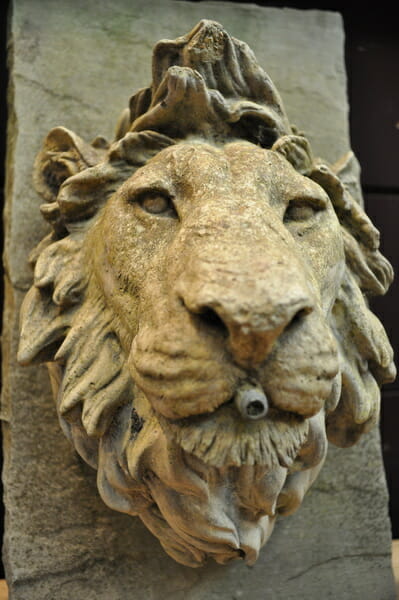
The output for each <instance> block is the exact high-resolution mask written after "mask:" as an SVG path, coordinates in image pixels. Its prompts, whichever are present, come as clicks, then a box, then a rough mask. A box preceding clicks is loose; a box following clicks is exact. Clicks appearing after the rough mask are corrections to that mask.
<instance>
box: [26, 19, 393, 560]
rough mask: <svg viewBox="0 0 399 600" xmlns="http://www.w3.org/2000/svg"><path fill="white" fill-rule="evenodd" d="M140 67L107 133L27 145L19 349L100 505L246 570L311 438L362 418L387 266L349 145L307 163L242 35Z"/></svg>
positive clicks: (198, 35) (192, 554) (166, 539)
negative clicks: (109, 138)
mask: <svg viewBox="0 0 399 600" xmlns="http://www.w3.org/2000/svg"><path fill="white" fill-rule="evenodd" d="M212 44H213V45H212ZM212 48H213V50H212ZM201 61H203V62H201ZM153 64H154V68H153V74H154V81H153V84H152V87H151V88H147V89H144V90H140V91H139V92H138V93H137V94H136V95H135V96H133V97H132V99H131V101H130V110H129V111H128V113H129V114H128V115H126V114H125V116H124V117H123V118H122V120H121V121H120V123H119V125H118V133H117V139H116V141H115V142H114V143H113V144H112V145H109V144H107V143H106V142H105V141H104V140H101V139H100V140H99V139H97V140H95V142H93V144H91V145H89V144H87V143H86V142H84V141H83V140H82V139H81V138H79V137H78V136H76V134H74V133H73V132H70V131H68V130H66V129H64V128H61V127H59V128H55V129H53V130H52V131H51V132H50V133H49V135H48V136H47V138H46V141H45V145H44V149H43V151H42V152H41V153H40V154H39V156H38V159H37V161H36V166H35V183H36V188H37V190H38V191H39V193H40V194H41V195H42V196H43V197H44V198H45V200H46V201H47V204H44V205H42V207H41V210H42V213H43V216H44V218H45V219H46V220H47V221H48V222H49V223H50V224H51V226H52V232H51V233H50V234H49V235H48V236H47V237H46V238H44V239H43V240H42V242H41V243H40V244H39V245H38V247H37V248H36V249H35V250H34V251H33V253H32V255H31V263H32V266H33V267H34V281H33V285H32V288H31V289H30V291H29V292H28V294H27V296H26V298H25V300H24V303H23V306H22V310H21V341H20V348H19V354H18V358H19V361H20V362H21V363H22V364H27V363H30V362H33V361H35V360H36V361H41V362H47V364H48V367H49V373H50V377H51V380H52V385H53V389H54V395H55V398H56V403H57V411H58V415H59V418H60V422H61V425H62V427H63V430H64V432H65V433H66V435H67V436H68V437H69V438H70V440H71V441H72V443H73V444H74V447H75V448H76V450H77V451H78V452H79V454H80V455H81V456H82V457H83V458H84V459H85V460H86V461H87V462H88V463H89V464H90V465H92V466H93V467H94V468H96V469H97V470H98V477H97V484H98V489H99V492H100V494H101V496H102V498H103V499H104V501H105V502H106V503H107V504H108V505H109V506H110V507H112V508H114V509H116V510H119V511H122V512H126V513H128V514H131V515H138V516H139V517H140V518H141V520H142V521H143V522H144V524H145V525H146V526H147V527H148V528H149V529H150V531H152V532H153V533H154V535H156V536H157V537H158V538H159V540H160V542H161V544H162V546H163V547H164V548H165V550H166V551H167V552H168V553H169V554H170V555H171V556H172V557H173V558H174V559H175V560H177V561H179V562H181V563H183V564H185V565H188V566H192V567H197V566H200V565H201V564H203V563H204V562H205V561H206V560H207V559H208V558H213V559H215V560H216V561H217V562H219V563H226V562H228V561H230V560H233V559H235V558H244V559H245V560H246V562H247V563H248V564H252V563H253V562H255V560H256V558H257V556H258V553H259V550H260V548H261V547H262V545H263V544H264V543H265V542H266V540H267V539H268V537H269V536H270V534H271V532H272V529H273V524H274V522H275V519H276V516H277V515H286V514H289V513H291V512H293V511H294V510H295V509H296V508H297V507H298V506H299V505H300V504H301V502H302V499H303V497H304V495H305V493H306V491H307V490H308V489H309V487H310V486H311V484H312V483H313V481H314V480H315V478H316V477H317V475H318V473H319V471H320V469H321V467H322V465H323V461H324V458H325V455H326V450H327V438H328V440H329V441H332V442H333V443H335V444H337V445H339V446H343V447H345V446H348V445H351V444H353V443H355V442H356V441H357V439H358V438H359V437H360V435H362V434H363V433H365V432H367V431H368V430H369V429H370V428H371V427H373V426H374V425H375V423H376V422H377V420H378V415H379V401H380V396H379V386H380V385H381V384H382V383H385V382H388V381H391V380H392V378H393V377H394V376H395V368H394V365H393V357H392V349H391V347H390V345H389V342H388V340H387V337H386V334H385V332H384V329H383V327H382V325H381V323H380V322H379V321H378V319H377V318H376V317H375V316H374V315H373V314H372V313H371V312H370V310H369V308H368V304H367V297H368V296H370V295H373V294H383V293H385V291H386V290H387V288H388V287H389V284H390V282H391V280H392V268H391V266H390V265H389V263H388V262H387V261H386V260H385V259H384V258H383V256H382V255H381V254H380V253H379V251H378V246H379V238H378V232H377V231H376V229H375V228H374V226H373V225H372V223H371V222H370V220H369V219H368V217H367V216H366V214H365V213H364V211H363V210H362V207H361V205H360V202H359V198H358V197H357V191H356V185H355V184H354V183H353V181H354V179H353V176H352V170H351V169H352V165H353V162H354V158H353V155H351V153H349V154H348V155H346V156H345V157H343V158H342V159H341V160H340V161H338V162H337V163H336V164H335V165H332V166H329V165H326V164H324V163H322V162H321V161H319V160H315V159H314V157H313V155H312V152H311V149H310V146H309V143H308V141H307V140H306V138H304V137H303V136H301V135H297V134H295V133H294V132H293V130H292V129H291V127H290V125H289V123H288V120H287V117H286V115H285V112H284V109H283V106H282V103H281V101H280V98H279V95H278V93H277V91H276V90H275V88H274V86H273V84H272V82H271V81H270V79H269V78H268V76H267V75H266V74H265V73H264V72H263V71H262V70H261V69H260V67H259V66H258V65H257V64H256V61H255V58H254V56H253V54H252V53H251V51H250V50H249V49H248V47H247V46H246V45H245V44H243V43H242V42H239V41H237V40H235V39H234V38H231V37H230V36H228V34H227V33H226V32H225V31H224V30H223V29H222V28H221V26H220V25H219V24H217V23H213V22H207V21H203V22H201V23H200V24H199V25H198V26H197V27H196V28H194V30H193V31H192V32H190V33H189V34H188V35H187V36H183V37H182V38H178V39H177V40H176V41H175V42H173V41H168V42H167V43H166V44H165V43H164V42H160V44H159V45H158V46H157V47H156V48H155V50H154V62H153ZM222 67H223V68H222ZM215 85H216V86H217V88H215ZM169 136H171V137H169ZM206 140H208V142H207V141H206ZM215 140H216V141H215ZM231 140H234V141H231ZM244 140H250V141H244ZM227 141H229V142H228V143H226V142H227ZM222 142H223V143H222ZM252 142H254V143H252Z"/></svg>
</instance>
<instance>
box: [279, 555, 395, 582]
mask: <svg viewBox="0 0 399 600" xmlns="http://www.w3.org/2000/svg"><path fill="white" fill-rule="evenodd" d="M389 556H390V555H389V552H379V553H378V552H377V553H373V552H361V553H359V554H343V555H342V556H331V557H330V558H327V559H326V560H322V561H320V562H317V563H315V564H313V565H310V567H308V568H307V569H304V570H303V571H299V573H296V574H295V575H293V576H292V577H289V578H288V579H287V581H293V580H294V579H298V578H299V577H302V576H303V575H306V573H309V571H312V570H313V569H317V568H319V567H321V566H323V565H327V564H328V563H331V562H335V561H337V560H344V559H347V558H377V557H380V558H387V557H389Z"/></svg>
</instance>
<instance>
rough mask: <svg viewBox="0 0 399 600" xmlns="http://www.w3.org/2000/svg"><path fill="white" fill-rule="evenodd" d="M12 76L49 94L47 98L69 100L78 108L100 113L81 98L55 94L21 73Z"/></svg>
mask: <svg viewBox="0 0 399 600" xmlns="http://www.w3.org/2000/svg"><path fill="white" fill-rule="evenodd" d="M14 76H15V78H17V79H22V81H25V82H26V83H29V84H32V85H34V86H36V87H37V88H38V89H40V90H42V91H44V92H45V93H46V94H49V96H52V97H53V98H56V99H57V100H71V101H72V102H76V103H77V104H79V105H80V106H83V107H84V108H88V109H89V110H92V111H95V112H97V113H99V114H100V113H101V110H100V109H99V108H97V107H96V106H94V105H93V104H89V103H88V102H84V101H83V100H82V99H81V98H76V96H72V95H71V94H60V93H59V92H55V91H54V90H52V89H51V88H48V87H46V86H45V85H43V84H42V83H41V82H39V81H36V80H35V79H31V78H30V77H27V76H26V75H23V74H22V73H18V72H16V73H15V74H14Z"/></svg>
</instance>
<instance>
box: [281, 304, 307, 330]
mask: <svg viewBox="0 0 399 600" xmlns="http://www.w3.org/2000/svg"><path fill="white" fill-rule="evenodd" d="M311 312H312V309H311V308H301V309H300V310H298V311H297V312H296V313H295V315H294V316H293V317H292V319H291V321H290V322H289V323H288V325H287V327H286V328H285V329H288V328H290V327H294V326H295V325H298V324H299V323H301V322H302V321H303V320H304V319H305V318H306V316H307V315H308V314H309V313H311Z"/></svg>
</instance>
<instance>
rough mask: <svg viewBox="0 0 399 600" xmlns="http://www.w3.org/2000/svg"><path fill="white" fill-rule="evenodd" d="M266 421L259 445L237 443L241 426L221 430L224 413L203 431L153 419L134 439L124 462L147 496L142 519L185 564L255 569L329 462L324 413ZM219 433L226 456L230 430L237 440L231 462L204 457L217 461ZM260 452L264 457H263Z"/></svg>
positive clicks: (245, 437) (244, 439) (243, 438)
mask: <svg viewBox="0 0 399 600" xmlns="http://www.w3.org/2000/svg"><path fill="white" fill-rule="evenodd" d="M228 411H229V407H226V410H225V412H228ZM215 414H216V413H215ZM225 417H226V415H225V414H224V415H222V421H221V422H226V418H225ZM231 418H232V417H231ZM230 420H231V419H230ZM197 421H198V420H197ZM211 421H212V420H211ZM227 421H229V419H227ZM263 423H266V426H264V428H263V432H262V435H261V434H260V431H261V428H260V427H258V435H257V436H256V435H255V436H253V439H254V443H253V444H252V445H251V444H250V442H249V439H250V438H249V433H250V431H249V430H248V431H247V432H245V431H244V432H243V431H241V434H239V435H238V436H237V437H236V438H235V440H234V439H233V438H234V434H235V433H237V428H236V429H234V428H233V429H231V425H232V423H231V422H227V424H226V429H225V430H224V431H223V430H220V427H219V426H218V418H217V416H216V418H215V419H214V420H213V423H211V424H209V423H208V425H207V427H204V426H202V427H201V425H200V424H199V423H198V422H196V421H192V422H191V423H189V422H188V421H187V422H186V424H185V426H184V425H183V426H182V424H180V425H179V424H177V423H175V424H174V425H173V426H170V424H168V423H167V422H163V423H162V425H161V423H160V421H159V419H158V417H156V416H155V415H154V414H153V415H152V417H150V418H148V419H146V421H145V423H144V426H143V427H142V429H141V431H140V432H139V434H138V435H137V437H135V439H130V440H129V441H128V442H127V445H126V446H125V449H124V455H125V456H124V460H123V462H124V463H125V465H126V468H127V470H128V471H129V475H130V478H131V482H132V487H131V493H132V494H133V495H135V496H136V495H137V492H138V490H139V489H140V490H141V493H142V494H143V496H145V498H146V502H144V505H145V506H143V507H142V508H141V509H140V510H139V511H137V512H136V513H135V514H138V515H139V516H140V518H141V519H142V521H143V522H144V523H145V525H146V526H147V527H148V529H149V530H150V531H151V532H152V533H153V534H154V535H156V536H157V537H158V538H159V540H160V542H161V544H162V546H163V547H164V549H165V550H166V552H168V554H169V555H171V556H172V557H173V558H174V559H175V560H177V561H178V562H180V563H182V564H185V565H187V566H191V567H198V566H200V565H202V564H203V563H204V562H205V561H206V560H207V559H208V558H210V557H211V558H213V559H214V560H216V562H218V563H222V564H224V563H227V562H229V561H231V560H233V559H236V558H243V559H244V560H245V561H246V562H247V563H248V564H253V563H254V562H255V561H256V559H257V557H258V553H259V550H260V548H261V547H262V546H263V545H264V544H265V542H266V541H267V539H268V538H269V536H270V534H271V532H272V529H273V525H274V522H275V518H276V515H277V512H278V511H279V510H280V508H281V509H282V511H285V512H292V509H293V508H294V509H296V508H297V506H298V505H299V504H300V501H301V500H302V498H303V495H304V494H305V492H306V490H307V489H308V487H309V485H310V484H311V483H312V481H313V480H314V478H315V476H316V472H318V471H319V469H320V467H321V464H322V462H323V460H324V456H325V450H326V444H325V436H324V416H323V415H317V416H316V417H314V418H313V419H310V420H302V421H301V422H299V421H298V422H297V423H293V422H291V423H290V424H289V425H288V424H287V423H286V424H284V423H283V422H282V421H279V420H278V419H275V420H274V422H273V420H272V419H271V420H269V421H268V422H267V421H263ZM267 423H269V424H267ZM202 425H203V424H202ZM211 429H213V433H215V434H217V435H216V436H215V441H214V443H215V452H216V453H217V455H218V456H219V452H220V450H221V447H222V446H223V443H221V440H222V439H223V438H225V437H226V436H224V434H225V433H226V431H229V432H230V435H231V436H232V437H231V439H230V441H228V442H227V444H226V445H225V452H224V455H223V456H224V458H225V462H224V464H219V461H218V464H217V465H216V464H210V463H209V461H208V462H205V460H204V459H205V458H206V457H208V458H209V457H211V456H212V452H211V446H212V445H210V443H209V439H210V435H211V434H210V430H211ZM282 431H284V435H281V433H282ZM277 439H278V440H279V441H278V443H277ZM187 440H190V441H189V442H188V441H187ZM230 442H231V443H230ZM256 448H258V449H261V454H260V455H259V456H263V460H257V459H256ZM266 449H267V451H266ZM215 455H216V454H215ZM232 457H238V458H239V461H240V462H239V464H236V463H234V462H232V460H231V459H232ZM244 461H245V464H244ZM302 469H307V470H305V471H303V472H300V471H301V470H302ZM298 477H299V479H298ZM290 479H292V480H293V481H294V485H290ZM283 498H284V504H285V506H283V505H282V499H283ZM289 505H290V506H289ZM287 506H288V510H287V511H286V507H287Z"/></svg>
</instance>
